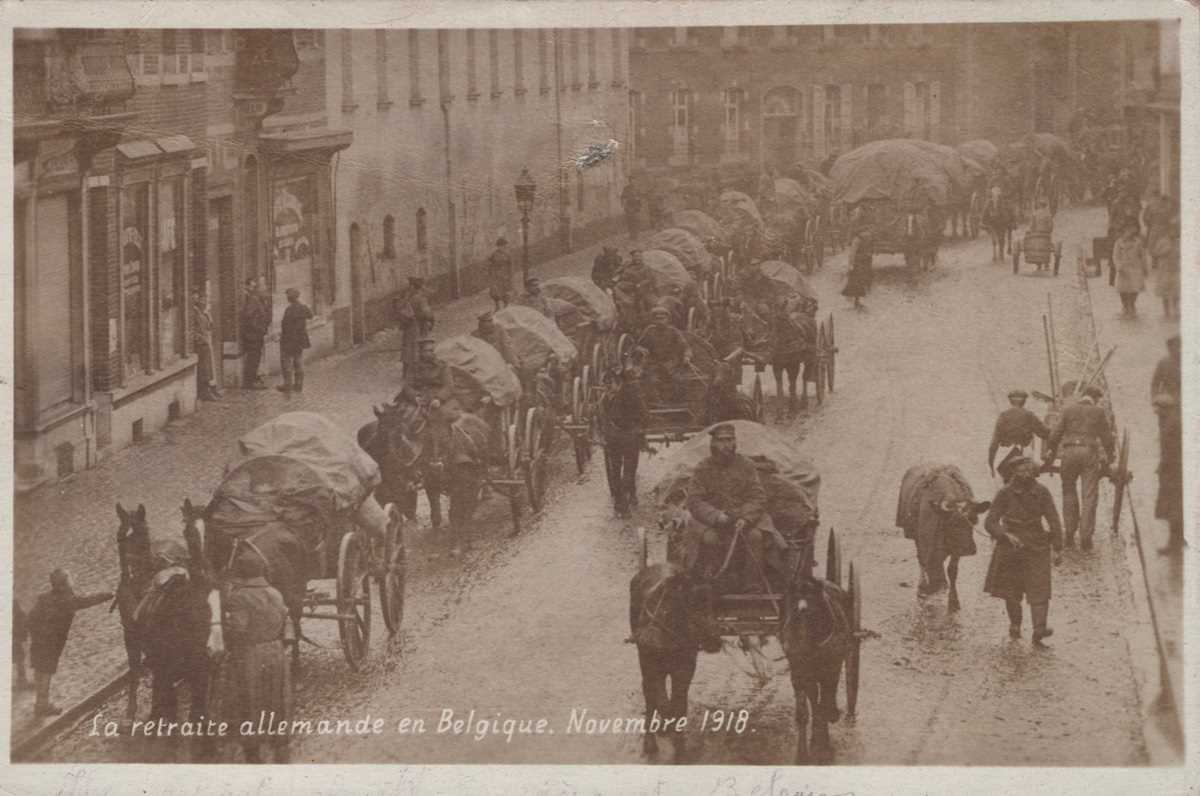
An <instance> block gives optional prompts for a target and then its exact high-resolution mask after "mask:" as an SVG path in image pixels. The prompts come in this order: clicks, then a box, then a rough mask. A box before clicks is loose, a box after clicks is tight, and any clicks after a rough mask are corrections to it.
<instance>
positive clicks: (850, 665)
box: [846, 561, 863, 717]
mask: <svg viewBox="0 0 1200 796" xmlns="http://www.w3.org/2000/svg"><path fill="white" fill-rule="evenodd" d="M849 576H850V577H849V580H850V584H849V587H848V588H849V593H848V594H847V595H846V601H847V602H848V603H849V604H848V605H847V611H846V615H847V618H848V619H849V620H850V632H851V633H852V634H853V635H852V636H851V638H850V649H849V651H847V653H846V715H847V716H848V717H853V716H855V715H856V714H857V712H858V672H859V662H860V660H861V655H862V638H861V637H860V636H859V632H860V631H861V630H862V598H863V594H862V580H861V578H859V575H858V570H857V569H855V568H854V562H853V561H851V562H850V569H849Z"/></svg>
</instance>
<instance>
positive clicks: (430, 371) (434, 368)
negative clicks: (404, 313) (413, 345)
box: [405, 334, 450, 400]
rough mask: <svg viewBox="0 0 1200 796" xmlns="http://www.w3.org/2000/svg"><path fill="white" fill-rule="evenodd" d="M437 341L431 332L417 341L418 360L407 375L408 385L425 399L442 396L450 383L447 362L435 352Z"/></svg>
mask: <svg viewBox="0 0 1200 796" xmlns="http://www.w3.org/2000/svg"><path fill="white" fill-rule="evenodd" d="M436 342H437V341H436V340H435V339H434V337H433V335H431V334H426V335H424V336H422V337H421V339H420V340H418V341H417V362H416V364H415V365H413V368H412V370H411V371H409V372H408V373H406V375H405V382H407V384H408V386H410V387H411V388H412V389H413V390H414V391H415V392H416V393H417V395H419V396H421V397H422V398H424V399H425V400H431V399H433V398H440V397H441V392H442V391H443V390H445V388H446V385H447V384H449V383H450V378H449V375H448V373H447V369H446V363H445V362H443V361H441V360H440V359H438V357H437V354H436V353H434V344H435V343H436Z"/></svg>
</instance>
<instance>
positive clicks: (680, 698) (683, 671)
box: [669, 652, 697, 763]
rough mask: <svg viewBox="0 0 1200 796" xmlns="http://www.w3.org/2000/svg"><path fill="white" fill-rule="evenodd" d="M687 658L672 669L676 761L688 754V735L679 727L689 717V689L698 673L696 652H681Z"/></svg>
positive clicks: (671, 698)
mask: <svg viewBox="0 0 1200 796" xmlns="http://www.w3.org/2000/svg"><path fill="white" fill-rule="evenodd" d="M681 654H682V655H683V656H684V658H685V660H683V661H681V662H680V663H679V665H678V666H677V667H676V668H673V669H672V670H671V696H670V708H669V709H670V711H671V718H673V719H675V725H673V726H674V732H675V736H674V737H675V762H676V763H682V762H683V761H684V759H685V757H686V755H687V735H686V734H685V733H684V730H683V729H682V728H680V727H679V722H680V721H681V720H683V719H686V718H687V714H688V690H689V689H690V688H691V687H692V678H693V677H694V676H695V675H696V657H697V656H696V653H695V652H691V653H690V654H689V653H686V652H685V653H681Z"/></svg>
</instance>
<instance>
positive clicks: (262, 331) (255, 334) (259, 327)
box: [238, 277, 271, 390]
mask: <svg viewBox="0 0 1200 796" xmlns="http://www.w3.org/2000/svg"><path fill="white" fill-rule="evenodd" d="M238 325H239V327H240V331H241V337H242V389H243V390H265V389H266V388H267V386H266V385H265V384H263V378H262V376H261V375H260V374H259V372H258V367H259V364H260V363H261V362H262V354H263V341H264V340H265V339H266V337H267V332H268V331H269V330H270V328H271V314H270V310H269V309H267V307H266V305H265V303H264V302H263V300H262V296H261V295H260V294H259V290H258V280H256V279H254V278H253V277H251V278H250V279H247V280H246V295H245V296H243V298H242V312H241V315H240V316H239V318H238Z"/></svg>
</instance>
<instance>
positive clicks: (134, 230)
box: [121, 182, 150, 378]
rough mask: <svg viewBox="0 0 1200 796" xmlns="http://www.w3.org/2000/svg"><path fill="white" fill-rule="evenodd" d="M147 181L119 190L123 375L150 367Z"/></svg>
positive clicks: (148, 210)
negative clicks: (147, 299) (147, 306)
mask: <svg viewBox="0 0 1200 796" xmlns="http://www.w3.org/2000/svg"><path fill="white" fill-rule="evenodd" d="M149 227H150V184H149V183H145V182H139V183H134V184H132V185H127V186H125V188H124V189H123V190H122V191H121V298H122V300H121V330H122V331H121V349H122V351H123V353H124V360H125V372H124V376H125V378H130V377H132V376H134V375H136V374H138V373H142V372H144V371H146V370H147V369H148V368H149V365H150V363H149V361H148V356H147V354H148V352H149V343H150V330H149V328H148V321H149V313H148V312H147V311H146V307H145V304H146V290H147V288H148V284H147V283H148V282H149V281H150V280H149V274H148V264H147V260H148V256H149V255H148V252H147V251H146V247H147V244H148V243H149V240H150V229H149Z"/></svg>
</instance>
